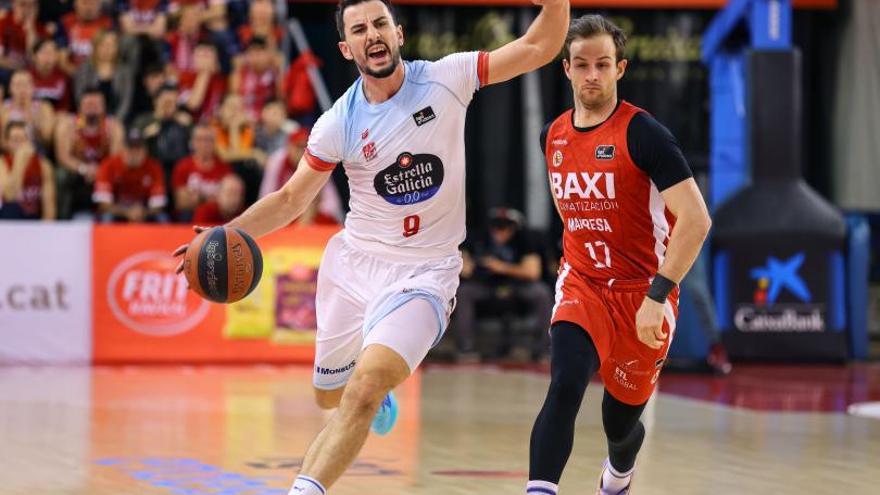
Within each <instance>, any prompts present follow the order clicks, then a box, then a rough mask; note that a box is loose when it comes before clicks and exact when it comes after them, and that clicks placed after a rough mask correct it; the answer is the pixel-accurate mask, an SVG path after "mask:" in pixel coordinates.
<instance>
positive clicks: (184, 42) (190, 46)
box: [165, 5, 205, 74]
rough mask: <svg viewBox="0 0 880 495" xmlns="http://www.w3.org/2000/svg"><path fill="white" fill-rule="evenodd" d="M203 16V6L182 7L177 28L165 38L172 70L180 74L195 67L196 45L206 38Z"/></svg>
mask: <svg viewBox="0 0 880 495" xmlns="http://www.w3.org/2000/svg"><path fill="white" fill-rule="evenodd" d="M201 17H202V16H201V7H199V6H198V5H187V6H185V7H183V8H181V9H180V15H179V16H178V21H177V29H175V30H174V31H172V32H170V33H168V35H167V36H166V38H165V41H166V43H167V44H168V59H169V65H170V69H171V70H172V72H176V73H178V74H180V73H183V72H188V71H193V70H194V69H195V67H194V64H195V56H194V55H195V54H194V51H195V47H196V44H197V43H199V42H200V41H202V40H204V39H205V33H204V32H203V31H202V20H201Z"/></svg>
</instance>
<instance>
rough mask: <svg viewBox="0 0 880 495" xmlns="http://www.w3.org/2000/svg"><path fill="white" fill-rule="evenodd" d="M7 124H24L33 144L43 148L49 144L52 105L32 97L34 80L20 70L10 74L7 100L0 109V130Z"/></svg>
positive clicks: (52, 117)
mask: <svg viewBox="0 0 880 495" xmlns="http://www.w3.org/2000/svg"><path fill="white" fill-rule="evenodd" d="M9 122H24V124H25V125H26V126H27V129H28V134H29V136H30V137H31V139H32V140H33V141H34V143H36V144H38V145H40V146H44V145H46V144H48V143H50V142H51V140H52V131H53V130H54V128H55V111H54V110H53V109H52V105H50V104H49V103H47V102H45V101H40V100H38V99H36V98H35V96H34V78H33V76H31V73H30V72H28V71H26V70H24V69H22V70H17V71H15V72H14V73H13V74H12V79H11V80H10V81H9V99H8V100H6V101H5V102H3V106H2V108H0V128H4V129H5V128H6V124H8V123H9Z"/></svg>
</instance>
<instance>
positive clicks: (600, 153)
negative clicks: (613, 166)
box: [596, 144, 614, 160]
mask: <svg viewBox="0 0 880 495" xmlns="http://www.w3.org/2000/svg"><path fill="white" fill-rule="evenodd" d="M613 158H614V145H613V144H600V145H599V146H596V160H611V159H613Z"/></svg>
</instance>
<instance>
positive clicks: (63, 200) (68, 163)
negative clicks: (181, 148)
mask: <svg viewBox="0 0 880 495" xmlns="http://www.w3.org/2000/svg"><path fill="white" fill-rule="evenodd" d="M122 140H123V132H122V126H121V125H120V124H119V122H117V121H116V119H114V118H112V117H108V116H107V113H106V108H105V106H104V94H103V93H101V91H99V90H98V89H96V88H93V89H91V90H89V91H86V92H85V94H83V96H82V98H81V99H80V101H79V113H77V114H76V115H71V116H65V117H64V118H61V119H60V120H59V122H58V128H57V130H56V131H55V157H56V159H57V160H58V164H59V165H60V167H59V170H62V171H63V179H62V180H61V182H62V183H63V184H64V186H63V187H61V188H60V189H59V191H58V195H59V202H58V203H59V214H60V215H59V216H60V217H61V218H69V215H71V214H73V213H75V212H79V211H85V210H89V211H90V210H91V207H92V191H93V184H94V181H95V174H96V173H97V171H98V165H99V164H100V163H101V161H102V160H104V158H107V157H108V156H110V155H115V154H117V153H119V150H120V149H122V144H123V143H122Z"/></svg>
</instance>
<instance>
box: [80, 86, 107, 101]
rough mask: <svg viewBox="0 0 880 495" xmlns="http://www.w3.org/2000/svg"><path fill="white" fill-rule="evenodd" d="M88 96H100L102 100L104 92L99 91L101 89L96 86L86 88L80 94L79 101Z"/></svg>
mask: <svg viewBox="0 0 880 495" xmlns="http://www.w3.org/2000/svg"><path fill="white" fill-rule="evenodd" d="M89 95H99V96H101V98H103V97H104V92H103V91H101V88H99V87H98V86H95V85H89V86H86V89H84V90H83V92H82V94H81V95H79V99H80V101H82V99H83V98H85V97H86V96H89Z"/></svg>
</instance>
